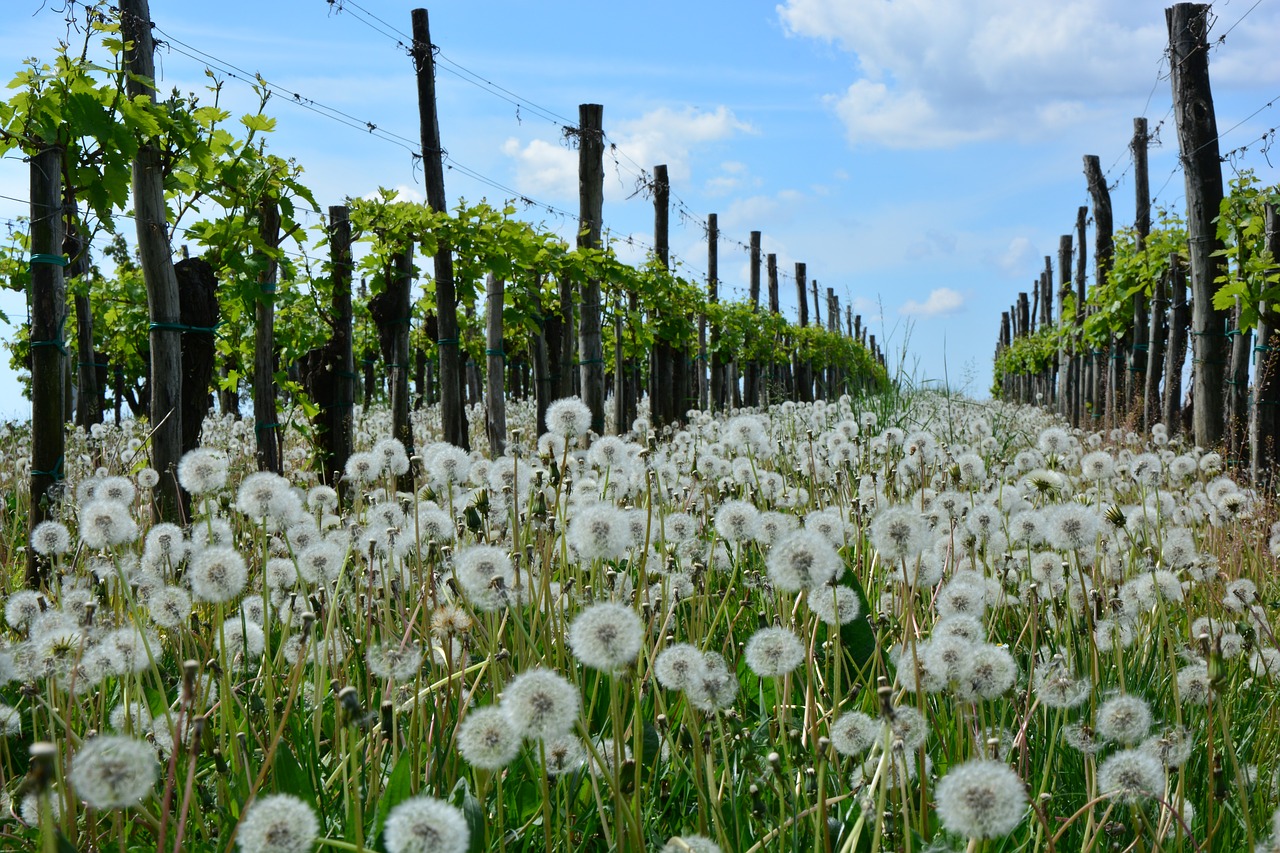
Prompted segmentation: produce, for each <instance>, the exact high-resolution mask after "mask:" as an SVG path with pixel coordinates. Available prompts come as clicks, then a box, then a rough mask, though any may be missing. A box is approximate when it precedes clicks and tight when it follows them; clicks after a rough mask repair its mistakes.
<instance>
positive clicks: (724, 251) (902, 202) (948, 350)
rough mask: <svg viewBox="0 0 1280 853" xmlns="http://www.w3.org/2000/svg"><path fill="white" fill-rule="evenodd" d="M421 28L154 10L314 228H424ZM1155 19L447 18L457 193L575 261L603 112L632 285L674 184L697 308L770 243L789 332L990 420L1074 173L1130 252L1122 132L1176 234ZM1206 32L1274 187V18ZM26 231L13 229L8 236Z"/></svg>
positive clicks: (892, 7) (640, 6) (1019, 11)
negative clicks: (290, 164)
mask: <svg viewBox="0 0 1280 853" xmlns="http://www.w3.org/2000/svg"><path fill="white" fill-rule="evenodd" d="M413 5H414V4H412V3H401V2H392V0H360V4H359V6H356V5H351V4H349V3H345V4H344V3H343V2H328V1H327V0H288V2H279V3H264V2H261V0H259V2H255V3H248V2H243V0H222V2H219V3H209V2H205V0H200V2H176V0H152V15H153V18H154V19H155V22H156V24H157V27H158V31H157V34H156V35H157V38H159V39H161V40H164V41H168V42H169V45H168V46H167V47H165V48H163V49H162V51H161V52H160V54H159V56H158V59H157V68H158V74H159V76H160V77H161V88H162V90H167V89H169V88H172V87H175V86H176V87H178V88H179V89H181V90H182V91H184V92H185V91H196V92H203V91H204V88H205V87H206V86H207V85H208V82H209V81H208V79H207V78H206V76H205V73H204V70H205V63H209V64H212V65H213V66H214V68H215V72H216V73H217V74H218V75H219V77H221V78H223V79H224V80H225V86H224V90H223V95H222V102H223V104H224V105H225V106H227V107H228V108H230V109H232V110H233V111H237V112H243V111H248V110H250V109H252V107H253V106H254V104H255V98H254V95H253V93H252V91H251V90H250V88H249V86H248V85H247V84H246V83H245V82H243V80H240V79H236V78H235V77H232V76H231V75H232V74H237V75H239V74H240V71H237V70H236V69H241V70H242V71H245V72H250V73H252V72H258V73H260V74H261V75H262V76H263V77H265V78H266V79H267V80H268V81H270V82H271V83H272V84H274V85H275V86H277V87H278V89H279V91H281V92H282V93H287V96H286V97H280V98H277V99H275V100H274V101H273V102H272V103H271V104H269V106H268V112H269V113H270V114H272V115H274V116H275V117H276V118H277V119H278V126H277V131H276V132H275V133H274V134H272V137H271V139H270V148H271V150H272V151H273V152H274V153H276V154H280V155H282V156H287V157H294V158H296V159H297V160H298V161H299V162H300V163H301V164H302V165H303V166H304V167H305V168H306V170H307V173H306V176H305V178H304V180H306V181H307V182H308V183H309V184H310V186H311V187H312V188H313V189H314V191H315V193H316V196H317V199H318V200H319V201H320V203H321V205H322V206H324V205H329V204H335V203H340V202H341V200H342V199H343V198H344V197H347V196H362V195H366V194H368V193H370V192H372V191H373V190H375V189H376V188H377V187H379V186H386V187H398V188H400V189H401V190H402V191H403V192H404V193H406V194H407V195H408V196H409V197H412V198H416V199H420V198H423V197H424V192H423V187H422V183H421V177H422V176H421V171H420V170H415V169H414V167H413V164H412V159H411V156H410V153H409V150H408V149H407V148H406V147H405V145H406V141H407V144H408V146H409V147H414V143H415V141H416V139H417V135H418V130H417V128H418V124H417V114H416V106H415V105H416V101H415V89H414V81H413V70H412V65H411V62H410V60H409V58H408V57H407V56H406V55H405V52H404V50H403V49H402V48H401V47H400V46H398V45H397V41H398V40H405V39H407V35H406V34H407V33H408V31H409V29H410V22H409V10H410V9H411V8H412V6H413ZM1165 6H1166V4H1165V3H1163V2H1160V3H1157V2H1150V0H1130V1H1129V2H1124V3H1116V2H1111V0H970V2H964V3H960V2H956V0H892V2H889V0H857V1H856V2H853V1H852V0H788V2H784V3H780V4H775V3H762V2H743V0H738V2H733V0H701V2H695V3H689V2H684V3H673V2H668V0H648V2H614V3H609V4H603V5H602V4H600V3H586V2H578V0H556V2H554V3H529V2H518V0H509V1H508V2H487V0H449V2H445V3H441V4H438V5H436V6H435V7H432V8H431V10H430V12H431V32H432V39H433V41H434V42H435V43H436V44H437V45H438V46H439V49H440V57H439V60H438V61H439V63H440V71H439V74H438V89H439V98H440V104H439V113H440V127H441V135H442V138H443V144H444V147H445V148H446V149H447V151H448V155H449V159H450V165H451V168H450V169H449V170H448V171H447V172H446V174H445V181H446V190H447V192H448V194H449V196H450V197H451V199H457V198H459V197H465V198H467V199H468V200H477V199H479V198H482V197H484V198H487V199H488V200H489V201H491V202H495V203H496V202H501V201H502V200H505V199H507V198H511V197H517V196H518V197H523V198H526V199H530V200H532V201H534V202H536V204H534V205H532V206H527V205H525V204H521V205H520V213H519V215H520V216H521V217H522V218H525V219H527V220H529V221H532V222H535V223H543V224H544V225H545V227H547V228H550V229H554V230H556V231H558V232H561V233H563V234H566V235H568V234H571V233H572V232H573V230H574V228H575V223H574V222H573V220H572V217H571V216H568V215H565V213H564V212H565V211H576V209H577V174H576V169H577V155H576V153H575V152H574V151H572V150H570V149H569V148H568V147H566V145H565V144H564V142H563V135H562V132H563V126H564V125H571V124H574V123H576V119H577V114H578V112H577V107H578V104H580V103H588V102H591V103H600V104H603V105H604V122H605V131H606V134H607V135H608V137H609V140H610V142H611V143H613V144H614V145H616V153H611V154H609V155H608V156H607V157H606V179H605V211H604V216H605V222H606V226H607V228H608V229H609V232H610V234H611V235H612V237H613V238H614V239H615V240H617V241H618V245H617V248H618V251H619V253H620V254H621V255H622V256H623V257H624V258H627V259H629V260H634V261H640V260H642V259H643V257H644V252H645V250H646V247H647V246H648V245H649V244H650V243H651V241H652V234H651V230H652V222H653V210H652V204H651V203H650V202H649V201H647V200H646V199H645V198H643V197H642V196H638V195H636V193H635V189H636V185H637V180H638V179H639V177H640V174H641V170H642V169H650V168H651V167H652V166H653V165H655V164H658V163H665V164H667V165H668V167H669V169H670V175H671V179H672V184H673V192H674V196H675V200H676V201H678V208H677V210H676V211H674V212H673V216H672V228H673V233H672V238H671V242H672V249H673V252H674V254H675V255H676V256H677V258H678V261H679V262H680V263H681V264H683V267H682V272H683V273H684V274H685V275H687V276H689V277H691V278H696V279H699V280H701V279H704V278H705V270H706V254H707V253H706V244H705V241H704V236H703V221H704V218H705V215H706V214H707V213H712V212H714V213H717V214H719V221H720V228H721V232H722V242H721V246H720V258H721V260H720V271H721V273H720V274H721V278H722V292H723V291H727V292H728V294H729V295H730V296H736V297H739V298H744V299H745V298H746V284H747V276H748V262H747V255H746V252H745V244H746V243H747V240H748V234H749V232H750V231H751V230H753V229H755V230H760V231H762V232H763V234H764V250H765V252H773V253H776V254H777V255H778V261H779V269H780V270H781V271H782V272H783V273H784V274H785V277H784V278H783V279H782V281H781V287H780V289H781V294H782V309H783V311H784V312H786V313H788V314H789V316H792V317H794V316H795V305H796V295H795V284H794V281H793V279H792V278H791V272H792V271H793V269H794V264H795V262H796V261H803V262H805V263H806V264H807V265H808V272H809V277H810V279H817V280H818V281H819V283H820V285H821V287H822V288H823V289H824V290H825V288H826V287H833V288H834V289H835V292H836V293H837V294H838V295H839V296H840V300H841V304H842V305H852V306H853V307H854V309H855V311H856V312H859V313H861V314H862V316H863V319H864V322H865V323H868V324H869V326H870V328H871V331H872V332H874V333H875V334H876V335H877V337H878V338H879V339H880V340H881V341H882V342H884V343H885V344H886V348H887V349H888V351H889V354H890V357H891V359H892V361H893V362H894V363H895V365H896V364H898V363H904V364H905V368H906V371H907V373H908V374H909V375H910V376H912V377H913V378H914V379H915V380H916V381H921V382H925V381H927V382H933V383H941V382H944V381H945V382H947V383H949V384H950V385H951V387H953V388H959V389H963V390H966V391H968V392H969V393H971V394H974V395H976V396H985V395H986V393H987V390H988V388H989V387H990V384H991V355H992V352H993V349H994V343H995V336H996V332H997V329H998V325H999V318H1000V312H1001V311H1002V310H1004V309H1006V308H1007V307H1008V305H1009V304H1010V303H1011V302H1012V301H1013V300H1014V299H1015V298H1016V295H1017V292H1018V291H1019V290H1026V289H1027V288H1028V286H1029V285H1030V284H1031V282H1032V281H1033V280H1034V279H1035V277H1036V276H1037V275H1038V273H1039V270H1040V269H1041V268H1042V266H1043V263H1044V260H1043V258H1044V256H1045V255H1053V256H1054V257H1055V261H1056V253H1057V245H1058V237H1059V235H1061V234H1064V233H1068V232H1070V231H1071V230H1072V229H1073V227H1074V222H1075V214H1076V208H1077V207H1078V206H1079V205H1082V204H1086V203H1087V202H1088V193H1087V190H1086V188H1085V182H1084V177H1083V174H1082V171H1081V157H1082V155H1084V154H1097V155H1099V156H1100V157H1101V160H1102V165H1103V168H1104V169H1106V170H1107V175H1108V181H1109V182H1110V183H1111V184H1112V197H1113V200H1114V205H1115V218H1116V223H1117V225H1123V224H1127V223H1129V222H1131V221H1132V218H1133V210H1134V199H1133V193H1134V189H1133V180H1132V178H1133V176H1132V167H1131V165H1130V157H1129V153H1128V143H1129V139H1130V137H1131V135H1132V128H1133V118H1134V117H1135V116H1146V117H1147V118H1148V119H1149V121H1150V124H1151V127H1152V128H1153V129H1154V130H1156V131H1157V134H1158V139H1157V142H1156V144H1155V147H1153V149H1152V150H1151V184H1152V186H1151V189H1152V193H1153V195H1154V197H1155V203H1156V205H1157V207H1168V208H1172V209H1178V210H1180V209H1181V207H1182V205H1183V192H1184V187H1183V177H1182V173H1181V172H1180V171H1179V170H1178V169H1177V156H1176V155H1177V138H1176V133H1175V130H1174V127H1173V117H1172V112H1171V107H1170V86H1169V81H1168V75H1167V72H1168V65H1167V62H1166V61H1165V56H1164V54H1165V49H1166V42H1167V31H1166V27H1165V20H1164V8H1165ZM59 9H60V7H59V6H58V4H57V3H55V2H41V0H6V11H7V12H8V13H9V14H8V15H7V16H6V17H7V20H6V29H5V31H4V32H3V34H0V76H6V77H7V76H9V75H11V74H12V73H13V72H16V71H17V70H18V69H19V68H20V65H21V61H22V58H23V57H26V56H40V57H42V58H50V57H52V54H53V46H54V45H55V44H56V41H57V40H58V39H59V38H65V37H66V33H67V24H66V22H65V20H64V18H65V15H64V14H63V13H61V12H60V11H59ZM1213 14H1214V15H1215V16H1216V22H1215V24H1214V27H1213V29H1212V32H1211V35H1210V38H1211V41H1213V42H1214V43H1215V46H1214V47H1213V49H1212V51H1211V54H1210V73H1211V77H1212V84H1213V88H1214V95H1215V101H1216V105H1217V120H1218V127H1219V131H1220V133H1221V134H1222V148H1223V151H1224V152H1225V151H1227V150H1230V149H1236V148H1242V147H1243V148H1245V149H1246V150H1244V151H1243V152H1241V153H1239V154H1238V155H1237V156H1236V157H1234V158H1233V159H1232V161H1231V162H1229V163H1226V164H1224V171H1225V174H1226V176H1227V177H1228V178H1229V177H1230V176H1231V175H1232V174H1233V169H1237V168H1238V169H1244V168H1251V169H1254V170H1256V171H1257V172H1258V174H1259V176H1260V177H1261V178H1262V180H1263V181H1265V182H1267V183H1275V182H1276V181H1277V180H1278V178H1277V175H1276V172H1275V170H1274V169H1273V168H1272V167H1271V166H1270V164H1269V162H1268V156H1269V154H1270V153H1271V152H1270V151H1269V150H1268V147H1267V143H1268V141H1269V137H1268V135H1267V134H1268V132H1269V131H1270V130H1271V129H1272V128H1274V127H1276V126H1277V125H1280V101H1277V103H1276V106H1274V107H1273V106H1268V104H1269V103H1271V102H1272V101H1273V99H1280V52H1278V51H1276V50H1275V48H1274V43H1275V38H1276V35H1277V33H1280V0H1257V2H1255V0H1230V2H1219V3H1217V4H1215V5H1214V7H1213ZM1219 39H1220V41H1219ZM199 51H202V52H204V53H205V54H208V56H207V57H206V56H201V55H200V53H199ZM293 94H297V95H298V96H300V98H301V99H302V100H304V101H306V100H310V101H313V102H316V103H318V104H319V105H322V106H324V107H331V108H334V109H336V110H340V111H342V112H344V113H346V114H347V115H348V116H350V117H353V118H354V119H357V121H355V122H352V123H354V124H356V125H358V127H355V128H353V127H349V126H347V125H345V124H344V123H342V122H341V121H338V120H334V119H332V118H326V117H323V116H321V115H319V114H318V113H317V112H316V111H315V110H312V109H307V108H305V106H303V105H299V104H298V103H294V102H292V100H291V98H292V95H293ZM207 97H208V96H207V95H206V99H207ZM365 122H370V123H373V124H375V125H376V126H377V128H378V131H377V132H376V133H370V132H368V131H367V130H366V129H364V127H363V125H364V123H365ZM1275 153H1276V154H1277V155H1280V151H1277V152H1275ZM1277 162H1280V161H1277ZM0 194H3V195H5V196H10V197H13V198H16V199H25V198H26V194H27V175H26V169H25V166H24V164H22V163H21V162H19V161H16V160H13V159H5V160H2V161H0ZM25 212H26V211H25V208H24V206H23V205H22V204H21V203H19V202H15V201H12V200H4V199H0V218H5V219H12V218H14V217H16V216H20V215H23V214H24V213H25ZM125 224H126V225H127V224H128V223H125ZM188 224H189V223H188ZM628 241H630V242H628ZM1090 241H1092V234H1091V235H1090ZM0 308H3V309H4V310H5V311H6V312H7V313H8V314H9V316H10V317H11V318H12V319H14V320H18V321H21V320H22V319H23V318H24V317H25V306H24V301H23V298H22V296H21V295H20V294H4V295H3V296H0ZM825 313H826V310H825V304H824V305H823V314H824V317H825ZM6 333H7V330H4V329H0V335H3V334H6ZM4 360H5V361H7V357H6V358H5V359H4ZM17 387H18V386H17V384H16V382H15V380H14V377H13V375H12V373H11V372H10V371H9V370H8V368H7V366H5V367H0V416H6V417H14V416H25V415H26V412H27V409H26V404H25V402H24V401H22V400H21V399H20V398H19V396H18V390H17Z"/></svg>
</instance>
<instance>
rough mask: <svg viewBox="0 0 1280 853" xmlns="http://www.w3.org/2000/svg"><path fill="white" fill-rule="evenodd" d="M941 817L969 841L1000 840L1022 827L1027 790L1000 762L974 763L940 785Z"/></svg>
mask: <svg viewBox="0 0 1280 853" xmlns="http://www.w3.org/2000/svg"><path fill="white" fill-rule="evenodd" d="M937 802H938V806H937V808H938V817H939V819H941V821H942V825H943V826H945V827H946V828H947V830H949V831H950V832H954V833H955V834H957V835H962V836H965V837H966V838H1000V837H1003V836H1005V835H1008V834H1009V833H1011V832H1013V831H1014V830H1015V829H1017V828H1018V825H1019V824H1021V823H1022V820H1023V818H1024V816H1025V815H1026V811H1027V792H1026V786H1024V785H1023V783H1022V780H1021V779H1020V778H1018V774H1017V773H1015V772H1014V771H1013V770H1012V769H1010V768H1009V767H1008V766H1007V765H1005V764H1003V763H1002V762H999V761H990V760H983V759H979V760H973V761H967V762H965V763H964V764H960V765H958V766H956V767H953V768H951V769H950V770H949V771H948V772H947V774H946V775H945V776H943V777H942V779H941V780H939V782H938V788H937Z"/></svg>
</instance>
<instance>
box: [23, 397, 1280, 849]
mask: <svg viewBox="0 0 1280 853" xmlns="http://www.w3.org/2000/svg"><path fill="white" fill-rule="evenodd" d="M507 416H508V424H509V425H510V426H511V427H512V429H511V430H510V440H509V442H508V452H507V454H506V455H505V456H503V457H501V458H498V459H489V458H486V455H485V454H484V453H483V452H476V453H472V454H467V453H465V452H462V451H461V450H459V449H457V448H454V447H452V446H450V445H446V444H443V443H440V442H439V441H438V440H437V438H436V437H437V436H438V435H439V434H440V431H439V424H438V422H437V421H436V419H438V411H437V410H435V409H430V408H428V409H426V410H424V411H421V412H416V413H414V416H413V417H414V430H415V445H416V452H415V453H414V455H412V456H411V455H410V454H409V453H407V452H406V450H405V448H404V447H403V446H402V445H401V444H400V443H398V442H396V441H394V440H392V439H389V438H387V436H389V435H390V434H391V416H390V414H389V413H388V412H387V411H385V410H381V409H370V410H358V412H357V417H356V426H357V436H356V444H357V448H358V450H359V452H357V453H356V454H355V455H354V456H353V457H352V459H351V462H350V464H349V465H348V467H347V471H346V476H345V478H344V480H343V484H342V488H341V489H340V490H339V491H335V490H333V489H330V488H329V487H327V486H323V485H318V481H317V479H316V477H315V475H314V473H313V472H312V471H311V470H310V461H311V452H310V448H308V447H307V446H306V444H305V443H304V442H294V443H292V444H290V445H288V446H289V450H288V451H287V452H286V455H285V469H286V473H285V476H283V477H281V476H277V475H275V474H271V473H261V472H257V471H256V470H255V469H254V456H253V441H254V438H253V436H254V429H253V425H252V422H251V421H245V420H233V419H230V418H215V417H211V418H210V419H209V420H207V421H206V424H205V428H204V435H203V443H202V447H201V448H200V449H199V450H197V451H194V452H192V453H190V454H188V455H187V456H185V457H184V458H183V460H182V464H181V466H180V467H179V470H178V476H179V479H180V480H181V482H182V485H183V487H184V488H185V489H186V491H187V492H188V493H189V494H190V495H191V498H192V500H191V515H190V520H189V523H188V524H187V525H185V526H177V525H172V524H154V525H153V524H151V522H150V520H149V519H150V515H149V513H148V512H147V506H148V504H149V498H150V491H151V489H153V488H155V487H156V486H157V483H158V481H159V476H160V475H159V474H157V472H155V471H154V470H152V469H151V468H149V467H148V464H147V459H148V457H147V450H148V445H147V442H146V439H147V435H146V433H145V431H144V427H143V426H142V425H140V424H137V423H135V422H132V421H125V422H124V423H123V424H122V425H121V426H118V427H117V426H111V425H99V426H95V427H93V428H92V429H91V430H90V431H88V432H86V431H84V430H79V431H77V432H75V433H74V434H72V435H70V436H69V437H68V445H67V451H66V466H65V474H66V479H65V480H64V481H63V483H62V484H61V494H60V499H59V502H58V503H57V506H56V520H53V521H50V522H46V523H44V524H42V525H41V526H40V527H39V528H37V530H36V531H35V533H34V534H33V535H32V536H31V538H30V541H28V535H27V532H26V518H27V511H28V508H27V507H25V506H24V503H23V501H24V497H23V495H24V493H25V492H24V488H25V480H26V477H27V474H28V471H27V469H28V468H29V463H28V462H27V460H28V459H29V442H30V435H29V431H28V430H26V428H25V427H22V426H18V425H10V426H8V427H5V428H4V429H3V431H2V432H0V448H2V449H3V455H2V456H0V460H3V461H0V486H2V487H3V489H4V495H5V507H4V515H3V517H2V520H3V523H4V525H5V528H4V532H3V535H2V536H0V556H2V557H3V558H4V561H5V565H6V566H7V569H8V571H7V574H6V578H7V587H6V590H5V599H4V602H3V606H4V626H3V640H2V643H3V645H2V647H0V735H3V738H2V739H0V790H2V791H3V794H2V795H0V797H2V800H3V801H2V802H0V847H4V848H5V849H37V850H41V851H49V853H53V851H69V850H79V851H89V850H112V849H115V850H120V851H128V850H164V851H168V850H173V851H175V853H176V851H184V850H191V851H227V852H228V853H230V851H234V850H241V851H244V853H300V852H301V851H311V850H317V849H319V850H326V849H328V850H342V851H352V853H358V851H363V850H377V851H387V853H408V852H409V851H419V852H420V853H427V851H442V852H443V851H450V853H452V852H453V851H457V853H462V851H480V850H510V851H518V850H539V851H542V850H546V851H551V850H561V851H578V850H627V851H647V850H653V851H662V853H681V851H697V853H706V851H717V850H720V851H726V853H727V851H738V852H739V853H756V851H766V850H824V851H839V852H840V853H851V852H852V851H873V853H878V851H920V852H921V853H924V851H949V850H956V851H959V850H964V851H978V850H982V851H1033V850H1034V851H1040V850H1046V851H1053V850H1058V851H1103V850H1107V851H1112V850H1124V851H1157V850H1166V851H1205V853H1207V851H1258V853H1266V851H1280V812H1277V808H1276V807H1277V796H1278V793H1280V791H1278V787H1280V786H1278V783H1280V775H1278V773H1277V768H1280V760H1278V759H1280V719H1278V716H1280V715H1278V713H1277V695H1278V693H1277V689H1276V679H1277V677H1280V646H1278V644H1277V641H1276V636H1275V633H1274V621H1273V620H1274V618H1275V614H1276V602H1277V599H1278V598H1280V588H1278V586H1277V582H1276V577H1275V576H1276V572H1275V560H1276V555H1277V554H1278V553H1280V526H1276V527H1273V526H1272V523H1273V522H1274V520H1275V503H1274V499H1273V498H1269V497H1267V496H1265V495H1261V494H1259V493H1257V492H1255V491H1254V490H1252V489H1251V488H1249V487H1248V486H1247V485H1245V484H1242V483H1238V482H1237V481H1236V480H1233V479H1232V478H1231V477H1230V476H1228V475H1227V474H1226V473H1225V472H1224V469H1225V467H1226V466H1225V464H1224V460H1223V458H1222V457H1221V456H1219V455H1218V454H1217V453H1214V452H1206V451H1204V450H1201V449H1199V448H1195V447H1192V446H1189V445H1188V444H1186V443H1184V442H1183V440H1182V439H1180V438H1178V437H1176V436H1170V435H1169V434H1168V433H1167V432H1166V431H1165V430H1164V429H1163V428H1160V427H1157V428H1156V429H1154V430H1153V431H1152V432H1151V433H1150V434H1146V435H1141V434H1135V433H1134V432H1130V431H1126V430H1115V431H1111V432H1108V433H1107V434H1101V433H1089V432H1084V431H1080V430H1071V429H1069V428H1066V427H1064V425H1063V424H1062V423H1061V422H1060V421H1058V420H1056V419H1055V418H1054V417H1053V416H1051V415H1049V414H1047V413H1045V412H1043V411H1041V410H1038V409H1035V408H1032V407H1025V406H1015V405H1010V404H1005V403H1000V402H984V403H977V402H973V401H970V400H966V399H963V398H958V397H953V396H948V395H943V394H933V393H912V394H910V395H907V396H905V397H898V396H891V395H887V394H886V395H881V396H876V397H864V398H853V399H851V398H849V397H847V396H846V397H841V398H840V399H839V400H837V401H833V402H826V403H824V402H818V403H812V404H796V403H790V402H788V403H784V404H781V405H777V406H773V407H770V408H768V409H764V410H743V411H735V412H732V413H729V414H727V415H720V416H712V415H709V414H706V413H699V412H693V413H691V414H690V421H689V423H688V425H687V426H685V427H683V428H680V429H678V430H675V431H664V432H663V434H661V435H657V434H654V432H653V431H652V430H651V429H650V428H649V426H648V424H647V423H646V422H645V421H643V420H641V421H637V422H636V423H635V424H634V425H633V428H632V429H631V430H630V431H628V432H626V433H625V434H624V435H622V436H604V437H593V436H588V435H586V432H587V427H588V425H589V424H590V413H589V411H588V410H587V409H586V407H585V406H584V405H583V404H582V403H581V402H580V401H578V400H576V399H573V398H571V399H567V400H561V401H558V402H557V403H555V404H553V406H552V408H551V410H550V411H549V413H548V419H547V421H548V424H549V425H550V427H551V430H550V432H548V433H546V434H544V435H541V436H539V435H537V434H536V430H535V428H534V426H533V425H534V423H535V413H534V411H533V409H532V405H531V404H526V403H523V402H519V401H515V402H512V403H510V404H509V409H508V415H507ZM283 419H284V418H282V420H283ZM471 422H472V423H483V415H482V414H481V413H480V412H479V411H476V412H473V417H472V418H471ZM588 439H590V440H588ZM476 441H477V442H478V443H479V444H480V446H481V449H482V451H483V449H484V439H483V436H478V437H477V438H476ZM406 485H408V486H410V487H409V488H405V486H406ZM28 547H30V548H35V549H36V550H37V551H38V552H39V553H41V554H42V555H44V556H45V557H47V558H48V559H49V560H50V561H51V564H52V569H53V570H52V574H51V578H50V582H49V584H48V586H47V587H46V588H43V589H39V590H36V589H23V588H22V580H21V578H22V567H23V566H24V564H25V556H24V554H25V549H26V548H28Z"/></svg>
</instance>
